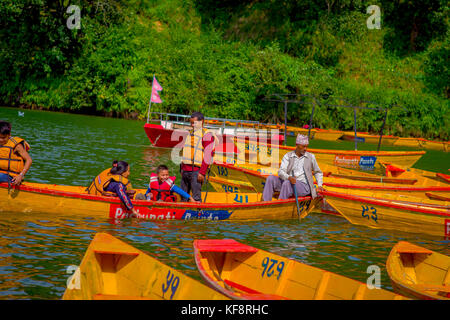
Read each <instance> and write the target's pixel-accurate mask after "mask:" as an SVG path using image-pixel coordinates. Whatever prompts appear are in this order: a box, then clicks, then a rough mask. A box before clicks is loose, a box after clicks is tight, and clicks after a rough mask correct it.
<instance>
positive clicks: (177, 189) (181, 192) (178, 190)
mask: <svg viewBox="0 0 450 320" xmlns="http://www.w3.org/2000/svg"><path fill="white" fill-rule="evenodd" d="M170 191H173V192H175V193H178V194H179V195H180V196H181V197H182V198H184V199H187V200H189V202H196V201H195V200H194V198H192V197H191V196H190V195H189V193H187V192H185V191H184V190H183V189H181V188H180V187H178V186H177V185H175V184H174V185H173V186H172V188H171V189H170Z"/></svg>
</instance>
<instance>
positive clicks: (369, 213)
mask: <svg viewBox="0 0 450 320" xmlns="http://www.w3.org/2000/svg"><path fill="white" fill-rule="evenodd" d="M361 207H362V213H361V216H362V217H363V218H367V219H368V220H370V219H372V220H373V221H375V222H376V223H378V221H377V220H378V216H377V209H376V208H374V207H370V208H369V207H368V206H363V205H361Z"/></svg>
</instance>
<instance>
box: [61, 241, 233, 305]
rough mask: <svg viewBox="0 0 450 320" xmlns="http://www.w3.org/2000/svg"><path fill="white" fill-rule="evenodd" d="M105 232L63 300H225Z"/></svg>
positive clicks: (89, 249) (90, 252) (85, 258)
mask: <svg viewBox="0 0 450 320" xmlns="http://www.w3.org/2000/svg"><path fill="white" fill-rule="evenodd" d="M227 299H228V298H227V297H226V296H224V295H222V294H221V293H219V292H217V291H216V290H213V289H211V288H209V287H207V286H205V285H204V284H202V283H200V282H198V281H197V280H194V279H192V278H190V277H188V276H186V275H184V274H182V273H181V272H179V271H177V270H175V269H173V268H171V267H169V266H167V265H165V264H163V263H161V262H160V261H158V260H157V259H155V258H153V257H151V256H149V255H147V254H146V253H144V252H143V251H141V250H138V249H136V248H134V247H132V246H130V245H129V244H126V243H125V242H123V241H120V240H119V239H117V238H115V237H113V236H112V235H110V234H107V233H97V234H96V235H95V237H94V239H93V240H92V241H91V243H90V244H89V247H88V248H87V250H86V253H85V255H84V257H83V260H82V261H81V264H80V266H79V267H78V269H77V270H76V271H75V273H74V275H73V276H72V277H71V279H70V281H69V283H68V287H67V289H66V291H65V292H64V295H63V300H227Z"/></svg>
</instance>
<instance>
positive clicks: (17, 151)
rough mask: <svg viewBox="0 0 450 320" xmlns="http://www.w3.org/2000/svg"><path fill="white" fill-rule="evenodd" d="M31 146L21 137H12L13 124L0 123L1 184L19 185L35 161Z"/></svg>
mask: <svg viewBox="0 0 450 320" xmlns="http://www.w3.org/2000/svg"><path fill="white" fill-rule="evenodd" d="M29 149H30V145H29V144H28V143H27V142H26V141H25V140H23V139H21V138H19V137H11V124H10V123H9V122H7V121H0V182H8V183H11V184H13V185H19V184H20V183H21V182H22V180H23V178H24V176H25V174H26V173H27V171H28V170H29V169H30V167H31V163H32V162H33V160H32V159H31V157H30V155H29V154H28V152H27V151H28V150H29Z"/></svg>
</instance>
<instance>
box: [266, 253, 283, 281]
mask: <svg viewBox="0 0 450 320" xmlns="http://www.w3.org/2000/svg"><path fill="white" fill-rule="evenodd" d="M261 265H262V266H263V267H264V270H263V272H262V274H261V277H264V274H266V276H267V277H268V278H270V277H271V276H272V275H273V274H274V273H275V271H276V272H277V280H278V279H279V278H280V276H281V273H282V272H283V269H284V262H283V261H279V262H278V260H276V259H269V257H265V258H264V260H263V261H262V264H261ZM266 271H267V272H266Z"/></svg>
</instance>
